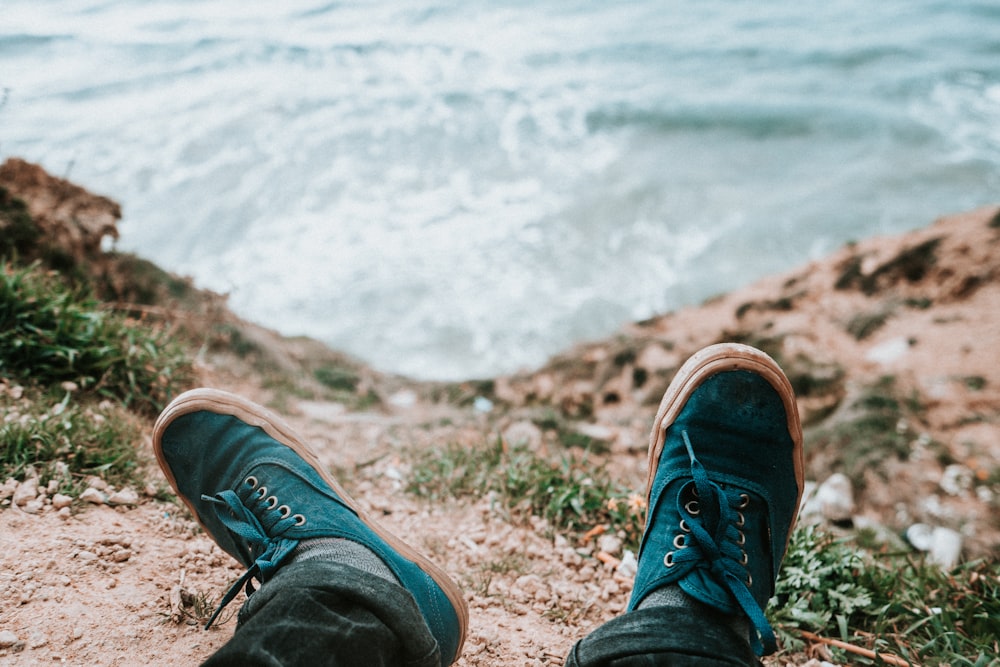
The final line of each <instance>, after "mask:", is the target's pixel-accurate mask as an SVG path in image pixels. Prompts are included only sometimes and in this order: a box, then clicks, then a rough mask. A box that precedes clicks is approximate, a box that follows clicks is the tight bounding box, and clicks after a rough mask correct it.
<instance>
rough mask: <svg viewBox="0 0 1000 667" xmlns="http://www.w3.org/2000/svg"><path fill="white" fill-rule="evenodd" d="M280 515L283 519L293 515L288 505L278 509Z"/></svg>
mask: <svg viewBox="0 0 1000 667" xmlns="http://www.w3.org/2000/svg"><path fill="white" fill-rule="evenodd" d="M278 515H279V516H280V517H281V518H282V519H287V518H288V517H290V516H291V515H292V508H291V507H289V506H288V505H282V506H281V507H279V508H278Z"/></svg>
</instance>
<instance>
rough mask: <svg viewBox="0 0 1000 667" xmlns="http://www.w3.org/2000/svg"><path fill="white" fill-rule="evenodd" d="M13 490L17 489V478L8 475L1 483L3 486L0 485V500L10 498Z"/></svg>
mask: <svg viewBox="0 0 1000 667" xmlns="http://www.w3.org/2000/svg"><path fill="white" fill-rule="evenodd" d="M15 491H17V480H16V479H14V478H12V477H8V478H7V480H6V481H5V482H4V483H3V486H0V500H7V499H8V498H12V497H13V496H14V492H15Z"/></svg>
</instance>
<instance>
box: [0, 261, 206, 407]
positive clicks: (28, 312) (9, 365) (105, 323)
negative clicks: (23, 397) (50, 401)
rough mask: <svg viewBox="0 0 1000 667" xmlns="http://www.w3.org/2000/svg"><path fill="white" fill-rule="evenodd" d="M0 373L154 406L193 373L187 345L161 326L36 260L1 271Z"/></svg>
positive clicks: (162, 402)
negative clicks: (109, 303) (122, 312)
mask: <svg viewBox="0 0 1000 667" xmlns="http://www.w3.org/2000/svg"><path fill="white" fill-rule="evenodd" d="M0 373H2V374H4V375H5V376H7V377H10V378H12V379H15V380H19V381H24V382H32V383H35V384H37V385H40V386H52V385H58V384H60V383H62V382H72V383H74V384H76V385H77V386H78V387H79V388H80V389H82V390H84V391H85V392H92V393H94V394H96V395H98V396H100V397H104V398H112V399H115V400H117V401H119V402H121V403H122V404H123V405H125V406H126V407H129V408H133V409H136V410H138V411H140V412H145V413H147V414H155V413H156V412H159V411H160V410H162V409H163V407H165V406H166V404H167V402H168V401H169V400H170V398H172V397H173V395H175V394H177V393H179V392H180V390H182V389H184V388H186V386H187V384H188V383H189V382H190V380H191V377H192V375H193V372H192V368H191V364H190V360H189V358H188V356H187V354H186V353H185V351H184V350H183V348H182V347H181V346H180V345H179V344H178V343H176V342H175V341H173V340H172V339H171V338H170V337H169V336H168V334H167V332H166V331H164V330H163V329H161V328H158V327H155V326H153V325H138V324H136V323H133V322H130V321H129V320H127V319H126V318H123V317H121V316H119V315H116V314H114V313H111V312H108V311H106V310H103V309H102V308H101V307H100V304H99V303H98V302H97V301H96V300H95V299H93V298H91V297H89V296H87V295H85V294H83V293H81V292H80V291H78V290H74V289H72V288H70V287H68V286H67V285H65V284H64V283H63V282H62V281H61V280H60V279H59V277H58V275H57V274H54V273H50V272H44V271H41V270H40V269H39V268H38V267H37V266H31V267H26V268H14V267H12V266H10V265H7V266H5V267H4V270H3V272H2V273H0Z"/></svg>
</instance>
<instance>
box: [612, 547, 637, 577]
mask: <svg viewBox="0 0 1000 667" xmlns="http://www.w3.org/2000/svg"><path fill="white" fill-rule="evenodd" d="M638 571H639V561H637V560H636V559H635V554H634V553H632V551H631V550H628V549H626V550H625V554H624V555H623V556H622V560H621V562H620V563H618V570H617V572H618V574H620V575H621V576H623V577H627V578H629V579H631V578H632V577H634V576H635V573H636V572H638Z"/></svg>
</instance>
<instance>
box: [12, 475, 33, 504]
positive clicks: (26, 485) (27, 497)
mask: <svg viewBox="0 0 1000 667" xmlns="http://www.w3.org/2000/svg"><path fill="white" fill-rule="evenodd" d="M37 497H38V478H37V477H29V478H28V479H26V480H24V481H23V482H21V483H20V484H18V486H17V490H16V491H14V496H13V501H14V504H15V505H17V506H18V507H23V506H25V505H27V504H28V502H29V501H31V500H34V499H35V498H37Z"/></svg>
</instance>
